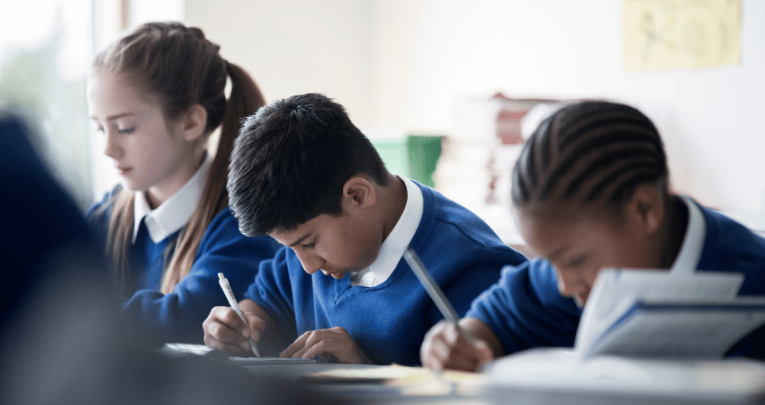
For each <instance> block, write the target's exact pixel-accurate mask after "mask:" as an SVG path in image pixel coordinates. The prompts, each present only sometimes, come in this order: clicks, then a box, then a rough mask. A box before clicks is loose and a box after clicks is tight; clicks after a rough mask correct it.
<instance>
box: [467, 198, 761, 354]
mask: <svg viewBox="0 0 765 405" xmlns="http://www.w3.org/2000/svg"><path fill="white" fill-rule="evenodd" d="M700 208H701V211H702V213H703V215H704V220H705V222H706V235H705V239H704V245H703V248H702V253H701V257H700V258H699V263H698V265H697V267H696V268H697V269H698V270H711V271H723V272H738V273H744V282H743V284H742V286H741V289H740V291H739V295H763V294H765V239H763V238H761V237H759V236H757V235H755V234H753V233H752V232H751V231H750V230H749V229H747V228H746V227H744V226H743V225H741V224H739V223H737V222H735V221H733V220H732V219H730V218H728V217H726V216H724V215H722V214H720V213H718V212H716V211H713V210H710V209H707V208H704V207H700ZM581 314H582V310H581V309H580V308H578V307H577V306H576V304H574V301H573V299H571V298H565V297H563V296H561V295H560V293H559V292H558V285H557V279H556V276H555V268H554V267H553V265H552V264H551V263H550V262H548V261H547V260H541V259H535V260H532V261H531V262H527V263H524V264H523V265H521V266H517V267H507V268H505V269H503V271H502V278H501V279H500V281H499V282H498V283H497V284H496V285H494V286H492V287H491V289H489V290H488V291H487V292H486V294H484V295H482V296H481V298H479V299H477V300H476V301H475V302H474V303H473V306H472V308H471V309H470V311H469V312H468V314H467V316H469V317H473V318H477V319H479V320H481V321H483V322H484V323H486V324H487V325H488V326H489V327H490V328H491V329H492V330H493V331H494V333H495V334H496V335H497V338H498V339H499V341H500V342H501V343H502V346H503V348H504V350H505V354H510V353H513V352H517V351H520V350H524V349H528V348H532V347H537V346H558V347H573V345H574V337H575V335H576V329H577V326H578V325H579V318H580V316H581ZM762 342H765V327H762V328H759V329H758V330H755V331H754V332H752V333H751V334H749V335H748V336H747V337H746V338H744V339H742V341H741V342H739V343H738V344H736V345H735V346H734V347H733V348H732V349H731V350H730V351H729V352H728V355H735V356H738V355H741V356H747V357H753V358H765V345H763V344H762Z"/></svg>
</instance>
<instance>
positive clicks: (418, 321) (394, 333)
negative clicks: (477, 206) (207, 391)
mask: <svg viewBox="0 0 765 405" xmlns="http://www.w3.org/2000/svg"><path fill="white" fill-rule="evenodd" d="M417 186H418V187H420V189H422V196H423V202H424V204H423V205H424V207H423V213H422V219H421V220H420V224H419V226H418V228H417V231H416V232H415V234H414V237H413V238H412V241H411V242H410V246H411V247H412V248H414V249H415V250H416V251H417V253H418V254H419V256H420V258H421V259H422V261H423V263H424V264H425V265H426V266H427V267H428V270H430V273H431V275H432V276H433V278H434V279H435V281H436V282H437V283H438V285H439V286H441V288H442V289H443V291H444V293H445V294H446V296H447V297H448V299H449V300H450V301H451V303H452V305H453V306H454V308H455V310H456V311H457V312H458V313H459V315H460V316H462V315H464V314H465V312H466V311H467V310H468V308H469V307H470V303H471V302H472V301H473V299H474V298H475V297H477V296H478V295H479V294H480V293H481V292H483V291H484V290H486V288H488V287H489V286H490V285H492V284H493V283H494V282H496V281H497V279H498V278H499V275H500V269H501V268H502V266H503V265H505V264H508V263H510V264H521V263H522V262H524V261H526V258H525V257H524V256H523V255H521V254H520V253H518V252H516V251H515V250H513V249H511V248H510V247H508V246H505V245H504V244H503V243H502V241H501V240H500V239H499V237H497V235H496V234H495V233H494V231H492V230H491V228H489V226H488V225H486V223H485V222H483V221H482V220H481V219H480V218H478V217H477V216H476V215H475V214H473V213H472V212H470V211H468V210H467V209H465V208H464V207H462V206H460V205H458V204H456V203H454V202H453V201H450V200H448V199H447V198H445V197H444V196H442V195H441V194H440V193H438V192H436V191H435V190H432V189H430V188H428V187H425V186H422V185H420V184H417ZM245 298H249V299H252V300H253V301H255V302H256V303H257V304H258V305H260V306H261V307H262V308H263V309H265V310H266V311H267V312H268V314H269V315H270V316H271V317H272V318H273V319H274V321H275V322H276V323H277V325H278V326H279V329H280V330H281V332H282V333H283V334H284V335H285V338H288V339H295V338H297V337H298V336H299V335H300V334H302V333H304V332H306V331H311V330H316V329H325V328H331V327H335V326H340V327H343V328H345V330H346V331H348V333H349V334H350V336H351V337H352V338H353V340H354V341H355V342H356V344H357V345H358V346H359V347H360V348H361V350H362V351H364V353H365V354H366V355H367V356H368V357H369V359H370V360H372V362H374V363H376V364H390V363H394V362H395V363H398V364H404V365H418V364H420V355H419V352H420V344H422V341H423V339H424V337H425V332H427V331H428V329H430V327H431V326H433V325H434V324H435V323H436V322H438V321H439V320H440V319H442V318H443V317H442V316H441V314H440V312H439V311H438V309H437V308H436V306H435V304H434V303H433V301H432V300H431V299H430V297H429V296H428V295H427V293H426V292H425V289H424V288H423V287H422V285H421V284H420V282H419V281H418V280H417V277H416V276H415V275H414V273H413V272H412V270H411V269H410V268H409V265H408V264H407V263H406V261H405V260H403V259H401V260H400V261H399V262H398V265H397V266H396V269H395V270H394V271H393V273H392V274H391V275H390V277H389V278H388V279H387V280H386V281H385V282H384V283H382V284H380V285H378V286H375V287H363V286H355V287H352V286H351V279H350V274H346V275H345V277H343V278H342V279H340V280H336V279H334V278H332V277H330V276H325V275H323V274H322V273H321V272H316V273H314V274H313V275H309V274H308V273H306V272H305V271H304V270H303V266H302V265H301V264H300V260H299V259H298V257H297V256H296V255H295V253H294V252H293V251H292V250H291V249H289V248H287V247H284V248H282V249H281V250H279V252H277V254H276V256H275V257H274V259H273V260H271V261H265V262H263V263H261V266H260V270H259V272H258V275H257V276H256V278H255V283H253V284H252V285H251V286H250V289H249V290H248V291H247V293H246V294H245Z"/></svg>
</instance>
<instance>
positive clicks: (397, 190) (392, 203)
mask: <svg viewBox="0 0 765 405" xmlns="http://www.w3.org/2000/svg"><path fill="white" fill-rule="evenodd" d="M380 189H381V191H383V192H382V193H381V194H382V197H383V198H384V199H385V201H384V203H385V204H383V205H382V206H383V207H386V212H385V215H384V219H383V235H382V240H383V241H384V240H385V239H386V238H387V237H388V235H390V232H391V231H392V230H393V228H394V227H395V226H396V224H397V223H398V220H399V219H400V218H401V214H402V213H403V212H404V208H405V207H406V200H407V191H406V185H405V184H404V181H403V180H401V179H399V178H398V177H396V176H395V175H393V174H388V185H387V186H385V187H381V188H380Z"/></svg>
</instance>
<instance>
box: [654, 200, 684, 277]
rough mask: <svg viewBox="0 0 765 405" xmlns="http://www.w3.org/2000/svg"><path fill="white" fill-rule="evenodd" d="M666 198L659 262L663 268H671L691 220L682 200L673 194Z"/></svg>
mask: <svg viewBox="0 0 765 405" xmlns="http://www.w3.org/2000/svg"><path fill="white" fill-rule="evenodd" d="M666 200H667V201H666V202H665V207H664V212H665V213H666V214H665V215H666V220H665V221H664V224H663V225H662V227H663V229H662V235H663V237H662V238H660V239H661V248H660V249H659V250H658V251H659V252H660V256H659V258H658V259H659V260H658V262H659V263H660V268H663V269H669V268H671V267H672V263H674V262H675V259H676V258H677V255H678V254H679V253H680V247H681V246H682V245H683V239H685V230H686V228H687V227H688V221H689V215H688V209H687V208H686V207H685V205H684V204H683V203H682V201H679V199H678V198H677V197H675V196H673V195H669V196H668V197H667V199H666Z"/></svg>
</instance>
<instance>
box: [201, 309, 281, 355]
mask: <svg viewBox="0 0 765 405" xmlns="http://www.w3.org/2000/svg"><path fill="white" fill-rule="evenodd" d="M242 315H244V318H245V319H247V324H249V325H250V326H249V328H248V327H247V324H245V323H244V321H243V320H242V318H240V317H239V315H237V313H236V311H234V309H233V308H231V307H215V308H213V309H212V311H210V315H209V316H208V317H207V319H205V321H204V322H203V323H202V328H203V329H204V331H205V338H204V342H205V344H206V345H207V346H208V347H212V348H213V349H219V350H223V351H225V352H226V353H228V354H230V355H232V356H239V357H248V356H251V355H252V350H251V349H250V342H249V341H248V340H247V338H248V337H250V336H252V340H254V341H256V342H257V341H259V340H260V336H261V335H262V334H263V331H264V330H265V329H266V323H265V321H263V320H262V319H260V318H259V317H258V316H256V315H255V314H253V313H252V312H246V311H242Z"/></svg>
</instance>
